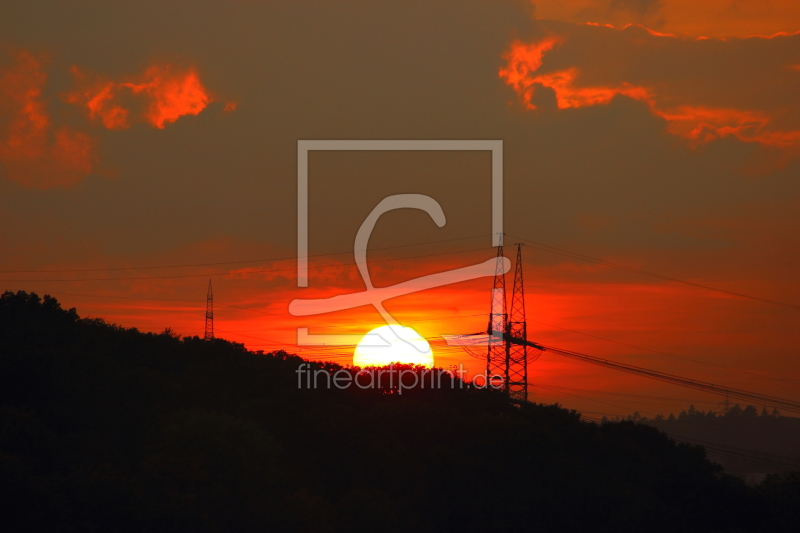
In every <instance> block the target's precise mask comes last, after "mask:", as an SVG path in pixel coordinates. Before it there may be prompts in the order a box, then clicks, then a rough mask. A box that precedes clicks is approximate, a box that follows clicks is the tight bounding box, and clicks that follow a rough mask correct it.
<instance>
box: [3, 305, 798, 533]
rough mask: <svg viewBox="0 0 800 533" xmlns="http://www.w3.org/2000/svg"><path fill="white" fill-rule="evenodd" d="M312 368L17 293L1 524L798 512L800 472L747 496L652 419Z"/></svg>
mask: <svg viewBox="0 0 800 533" xmlns="http://www.w3.org/2000/svg"><path fill="white" fill-rule="evenodd" d="M302 362H303V361H302V360H301V359H300V358H298V357H296V356H293V355H289V354H286V353H284V352H279V353H269V354H265V353H260V352H259V353H254V352H250V351H248V350H246V349H245V348H244V347H243V346H242V345H239V344H235V343H231V342H227V341H225V340H220V339H217V340H215V341H203V340H201V339H199V338H197V337H186V338H179V337H178V336H177V335H176V334H174V333H172V332H171V331H170V330H165V332H164V333H161V334H152V333H142V332H139V331H137V330H135V329H126V328H123V327H120V326H115V325H110V324H106V323H105V322H104V321H102V320H100V319H81V318H79V316H78V314H77V313H76V312H75V310H74V309H73V310H64V309H62V308H61V307H60V306H59V304H58V302H57V301H56V300H55V299H53V298H50V297H47V296H45V297H44V299H40V298H39V297H38V296H36V295H35V294H26V293H23V292H20V293H16V294H12V293H5V294H4V295H3V296H2V298H0V425H1V426H2V433H0V434H1V435H2V436H1V437H0V472H2V474H1V475H0V476H1V478H2V485H1V486H2V498H1V499H0V501H1V502H2V503H0V507H1V509H0V510H1V511H2V516H3V518H2V520H3V523H4V524H5V525H6V530H7V531H81V532H95V531H96V532H112V531H120V532H127V531H131V532H133V531H187V532H188V531H191V532H206V531H208V532H211V531H236V532H249V531H421V532H424V531H512V530H513V531H520V530H523V531H526V530H530V531H538V532H549V531H575V532H580V531H592V532H595V533H596V532H603V531H608V532H612V531H613V532H625V531H631V532H632V531H648V532H658V531H681V532H690V531H698V532H701V531H702V532H710V531H731V532H732V531H770V532H774V531H790V530H793V529H791V528H792V527H793V526H794V525H795V524H796V523H797V521H798V519H800V511H798V509H800V504H798V503H800V477H798V475H797V474H787V475H785V476H782V477H778V476H772V477H768V478H767V480H766V481H765V482H764V483H763V484H762V485H760V486H758V487H749V486H747V485H745V484H744V483H742V482H741V481H740V480H738V479H736V478H733V477H731V476H728V475H726V474H725V473H724V472H723V471H722V470H721V468H720V467H719V466H717V465H714V464H712V463H711V462H709V461H707V460H706V458H705V452H704V450H703V449H702V448H701V447H696V446H690V445H685V444H676V443H675V442H674V441H672V440H670V439H668V438H667V437H666V436H665V435H664V434H663V433H662V432H660V431H659V430H657V429H655V428H653V427H649V426H645V425H641V424H636V423H633V422H627V421H623V422H614V423H605V424H602V425H596V424H588V423H585V422H581V421H580V420H579V415H578V414H577V413H575V412H574V411H569V410H566V409H563V408H560V407H559V406H557V405H549V406H548V405H535V404H530V405H526V406H524V407H522V408H519V407H515V406H514V405H511V404H510V403H508V402H507V401H506V400H505V399H504V398H503V397H502V396H501V395H499V394H497V393H489V392H486V391H479V390H472V389H469V388H463V389H462V388H458V387H457V388H455V389H442V390H431V389H413V390H408V391H405V392H404V393H403V394H387V392H391V391H387V390H385V389H384V390H380V389H378V390H372V389H367V390H360V389H354V388H351V389H347V390H337V389H331V390H329V389H316V390H308V389H300V388H298V381H297V380H298V378H297V373H296V370H297V368H298V365H299V364H300V363H302ZM324 367H325V368H326V369H327V370H337V369H338V368H339V367H336V366H335V365H324ZM314 368H315V369H320V368H323V366H321V365H319V364H317V365H316V366H315V367H314Z"/></svg>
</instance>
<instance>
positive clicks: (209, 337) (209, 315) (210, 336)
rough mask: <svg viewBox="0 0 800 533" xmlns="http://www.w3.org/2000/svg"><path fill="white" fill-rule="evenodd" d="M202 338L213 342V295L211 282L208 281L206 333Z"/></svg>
mask: <svg viewBox="0 0 800 533" xmlns="http://www.w3.org/2000/svg"><path fill="white" fill-rule="evenodd" d="M203 338H204V339H205V340H207V341H213V340H214V293H212V292H211V280H208V296H207V297H206V332H205V334H204V335H203Z"/></svg>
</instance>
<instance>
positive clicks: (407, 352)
mask: <svg viewBox="0 0 800 533" xmlns="http://www.w3.org/2000/svg"><path fill="white" fill-rule="evenodd" d="M390 363H404V364H412V365H422V366H425V367H428V368H432V367H433V352H432V351H431V346H430V344H428V341H426V340H425V339H423V338H422V337H421V336H420V334H419V333H417V332H416V331H414V330H413V329H412V328H407V327H404V326H381V327H379V328H375V329H373V330H372V331H370V332H369V333H367V334H366V335H364V337H363V338H362V339H361V341H360V342H359V343H358V345H357V346H356V349H355V351H354V352H353V364H354V365H355V366H360V367H365V366H385V365H388V364H390Z"/></svg>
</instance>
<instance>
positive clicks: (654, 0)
mask: <svg viewBox="0 0 800 533" xmlns="http://www.w3.org/2000/svg"><path fill="white" fill-rule="evenodd" d="M662 6H663V3H662V2H661V0H611V2H610V3H609V4H608V10H609V11H628V12H631V13H633V14H634V15H637V16H639V17H645V16H646V15H650V14H652V13H655V12H657V11H659V10H660V9H661V8H662Z"/></svg>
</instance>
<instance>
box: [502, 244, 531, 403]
mask: <svg viewBox="0 0 800 533" xmlns="http://www.w3.org/2000/svg"><path fill="white" fill-rule="evenodd" d="M508 336H509V337H513V338H515V339H522V340H523V341H527V340H528V325H527V322H526V321H525V289H524V287H523V284H522V244H521V243H517V264H516V266H515V267H514V288H513V289H512V291H511V314H510V316H509V318H508ZM506 351H507V356H508V375H507V376H506V387H507V389H508V396H509V397H510V398H511V399H512V400H520V401H527V400H528V347H527V346H526V345H525V344H523V343H519V344H518V343H512V342H510V341H509V340H508V339H507V340H506Z"/></svg>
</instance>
